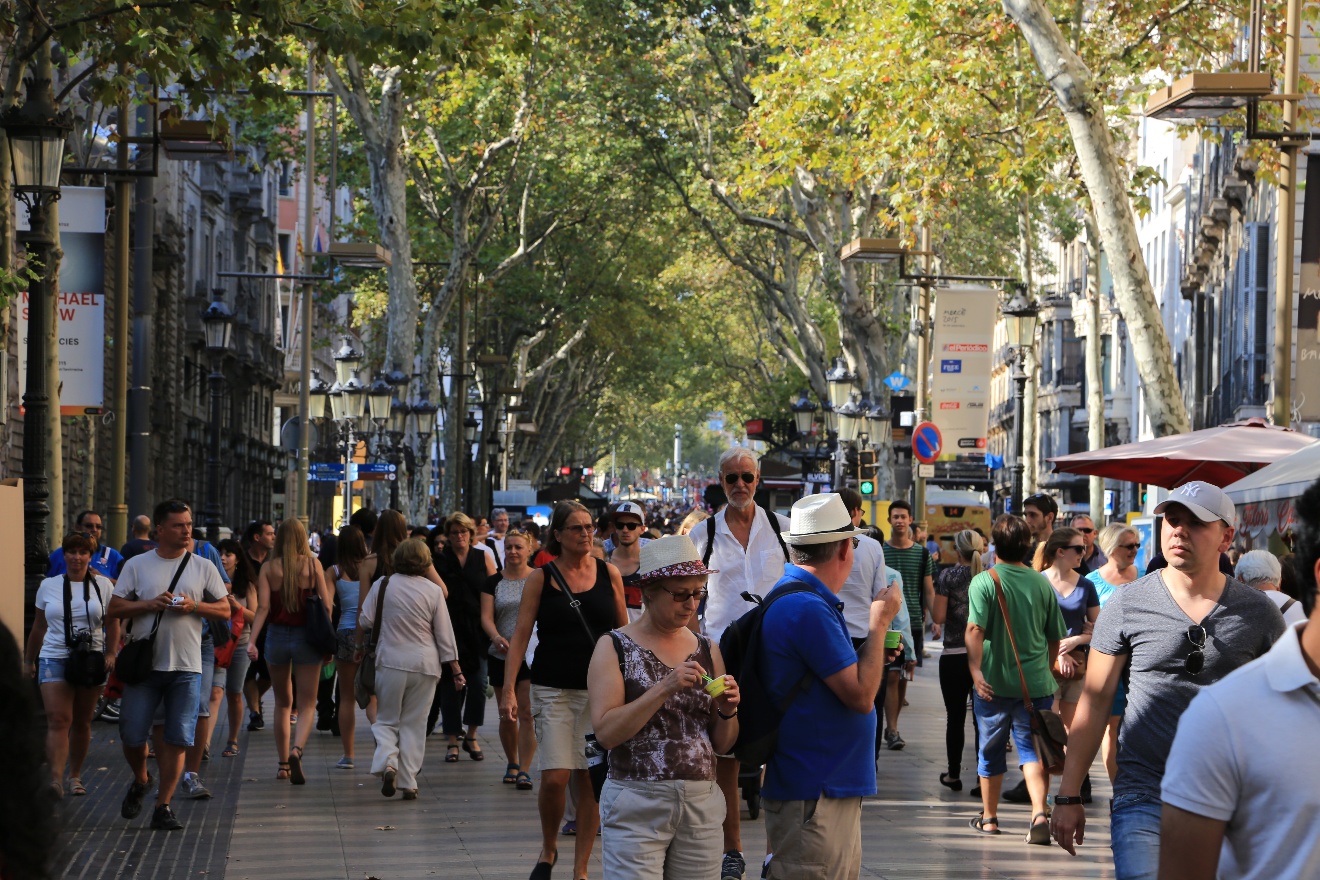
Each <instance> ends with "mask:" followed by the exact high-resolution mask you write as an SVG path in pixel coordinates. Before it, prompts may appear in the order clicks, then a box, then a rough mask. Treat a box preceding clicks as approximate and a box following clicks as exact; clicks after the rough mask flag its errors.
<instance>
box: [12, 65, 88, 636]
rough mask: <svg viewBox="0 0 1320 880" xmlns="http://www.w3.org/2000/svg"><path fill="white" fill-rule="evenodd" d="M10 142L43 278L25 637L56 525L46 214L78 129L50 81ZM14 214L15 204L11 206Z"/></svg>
mask: <svg viewBox="0 0 1320 880" xmlns="http://www.w3.org/2000/svg"><path fill="white" fill-rule="evenodd" d="M0 127H3V128H4V132H5V137H6V138H8V140H9V160H10V172H11V173H12V175H13V192H14V197H15V198H16V199H19V200H20V201H22V202H23V203H24V204H26V205H27V206H28V228H27V231H26V232H19V233H18V240H19V241H20V242H22V243H23V244H24V246H25V247H26V249H27V258H28V266H30V267H34V270H35V272H36V273H37V274H36V276H35V277H33V278H32V279H31V281H30V282H29V284H28V302H29V308H28V330H27V335H28V347H27V381H26V385H25V386H24V389H23V413H24V415H23V421H24V424H26V425H28V427H29V429H28V430H26V431H24V433H23V533H24V545H25V547H24V553H25V560H26V562H25V568H24V578H23V598H24V602H23V621H24V625H23V631H24V632H27V631H28V630H29V629H31V627H32V623H33V620H34V618H35V613H36V612H35V609H36V601H37V588H38V587H40V586H41V581H42V578H43V576H44V575H45V573H46V566H47V564H48V562H49V556H50V554H49V549H48V545H47V543H46V528H47V523H48V521H49V520H50V506H49V504H48V503H47V501H48V499H49V498H50V488H49V477H48V475H47V473H46V450H47V441H48V437H47V434H46V418H47V414H48V412H49V410H50V398H49V397H48V396H47V394H46V384H47V372H46V361H47V355H48V354H49V349H50V347H49V344H48V342H47V337H48V336H49V327H50V315H49V314H48V312H49V302H50V278H49V276H48V275H47V267H48V266H49V265H50V262H51V260H50V250H51V246H52V245H53V244H54V241H52V240H51V238H50V237H49V236H48V235H47V232H46V209H47V208H48V207H49V206H50V204H51V203H52V202H54V201H55V200H57V199H58V198H59V197H60V168H61V166H62V165H63V164H64V144H65V141H66V140H67V138H68V135H69V132H70V131H71V130H72V128H73V125H72V123H71V122H70V119H69V115H68V114H67V113H57V112H56V110H55V105H54V103H53V102H52V100H51V84H50V80H49V79H29V80H28V81H27V100H26V101H25V102H24V104H23V105H22V106H21V107H17V108H14V109H11V110H9V111H7V112H6V113H5V114H4V116H3V117H0ZM5 210H6V211H7V210H9V206H7V205H6V206H5Z"/></svg>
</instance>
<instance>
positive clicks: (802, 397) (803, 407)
mask: <svg viewBox="0 0 1320 880" xmlns="http://www.w3.org/2000/svg"><path fill="white" fill-rule="evenodd" d="M789 409H791V410H792V411H793V424H794V426H795V427H796V428H797V432H798V436H799V437H808V436H810V435H811V423H812V422H813V421H815V419H816V409H817V407H816V403H815V401H813V400H812V399H811V398H810V397H808V396H807V389H805V388H803V389H802V391H801V393H800V394H799V395H798V399H797V400H795V401H794V402H793V403H792V405H791V406H789Z"/></svg>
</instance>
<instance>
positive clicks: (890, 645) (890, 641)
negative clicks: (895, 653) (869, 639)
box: [885, 629, 903, 651]
mask: <svg viewBox="0 0 1320 880" xmlns="http://www.w3.org/2000/svg"><path fill="white" fill-rule="evenodd" d="M885 647H886V648H887V649H889V650H891V651H892V650H894V649H895V648H901V647H903V634H902V633H901V632H898V631H897V630H892V629H891V630H886V631H885Z"/></svg>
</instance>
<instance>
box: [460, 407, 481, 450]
mask: <svg viewBox="0 0 1320 880" xmlns="http://www.w3.org/2000/svg"><path fill="white" fill-rule="evenodd" d="M480 428H481V425H479V424H477V413H476V411H475V410H468V414H467V418H466V419H464V420H463V437H464V439H466V440H467V442H468V445H469V446H471V445H472V444H473V443H476V442H477V431H478V430H479V429H480Z"/></svg>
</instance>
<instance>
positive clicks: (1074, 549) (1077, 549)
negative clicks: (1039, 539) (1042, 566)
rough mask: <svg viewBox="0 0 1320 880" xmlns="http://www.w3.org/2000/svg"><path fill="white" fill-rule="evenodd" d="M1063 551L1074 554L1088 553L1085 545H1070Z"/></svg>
mask: <svg viewBox="0 0 1320 880" xmlns="http://www.w3.org/2000/svg"><path fill="white" fill-rule="evenodd" d="M1063 549H1064V550H1071V551H1072V552H1074V553H1085V552H1086V545H1085V544H1069V545H1068V546H1067V547H1064V548H1063Z"/></svg>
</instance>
